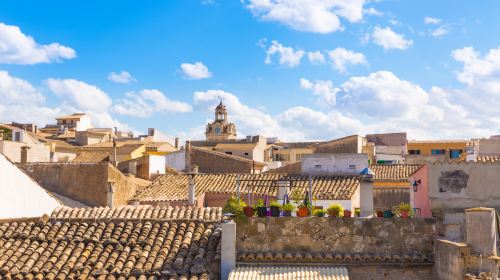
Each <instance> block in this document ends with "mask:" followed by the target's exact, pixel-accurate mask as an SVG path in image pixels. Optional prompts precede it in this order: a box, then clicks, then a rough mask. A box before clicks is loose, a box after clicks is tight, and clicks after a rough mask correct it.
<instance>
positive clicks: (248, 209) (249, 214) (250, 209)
mask: <svg viewBox="0 0 500 280" xmlns="http://www.w3.org/2000/svg"><path fill="white" fill-rule="evenodd" d="M243 212H245V216H247V217H253V212H254V209H253V207H252V206H245V207H244V208H243Z"/></svg>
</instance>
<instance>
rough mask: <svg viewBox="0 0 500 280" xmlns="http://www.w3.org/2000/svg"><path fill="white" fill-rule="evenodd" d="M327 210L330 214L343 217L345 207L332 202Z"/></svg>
mask: <svg viewBox="0 0 500 280" xmlns="http://www.w3.org/2000/svg"><path fill="white" fill-rule="evenodd" d="M327 211H328V215H330V216H337V217H342V216H343V215H344V207H342V205H340V204H338V203H335V204H330V205H329V206H328V208H327Z"/></svg>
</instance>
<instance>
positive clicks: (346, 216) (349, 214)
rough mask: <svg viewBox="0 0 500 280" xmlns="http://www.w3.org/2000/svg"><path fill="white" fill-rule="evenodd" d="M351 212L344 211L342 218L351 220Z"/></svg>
mask: <svg viewBox="0 0 500 280" xmlns="http://www.w3.org/2000/svg"><path fill="white" fill-rule="evenodd" d="M351 217H352V212H351V210H344V218H351Z"/></svg>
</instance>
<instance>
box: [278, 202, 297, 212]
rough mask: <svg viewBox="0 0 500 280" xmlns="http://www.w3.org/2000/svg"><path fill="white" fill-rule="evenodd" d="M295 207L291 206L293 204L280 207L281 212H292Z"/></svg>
mask: <svg viewBox="0 0 500 280" xmlns="http://www.w3.org/2000/svg"><path fill="white" fill-rule="evenodd" d="M295 208H296V207H295V205H293V203H290V202H288V203H285V204H284V205H282V206H281V210H283V211H293V210H295Z"/></svg>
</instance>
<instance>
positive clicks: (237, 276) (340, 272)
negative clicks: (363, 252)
mask: <svg viewBox="0 0 500 280" xmlns="http://www.w3.org/2000/svg"><path fill="white" fill-rule="evenodd" d="M247 279H269V280H274V279H276V280H278V279H307V280H315V279H318V280H319V279H324V280H330V279H331V280H348V279H349V274H348V272H347V268H346V267H344V266H305V265H301V266H241V267H236V268H235V269H233V270H232V271H231V273H230V274H229V280H247Z"/></svg>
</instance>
